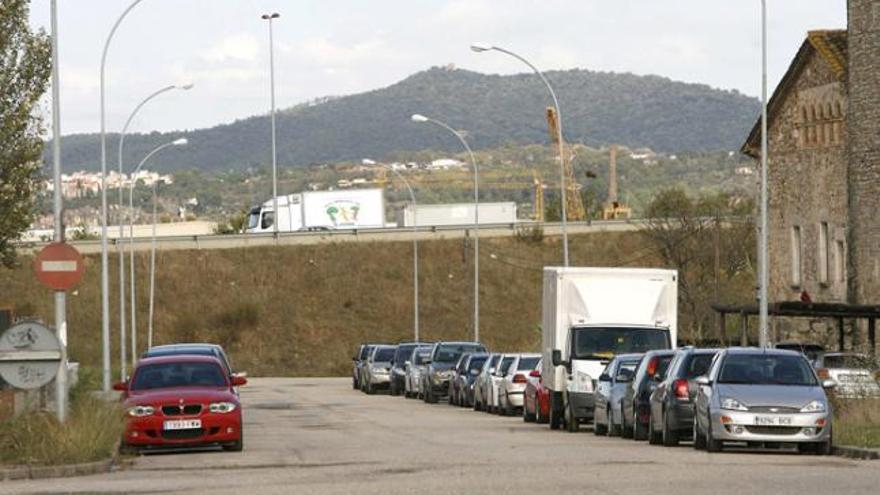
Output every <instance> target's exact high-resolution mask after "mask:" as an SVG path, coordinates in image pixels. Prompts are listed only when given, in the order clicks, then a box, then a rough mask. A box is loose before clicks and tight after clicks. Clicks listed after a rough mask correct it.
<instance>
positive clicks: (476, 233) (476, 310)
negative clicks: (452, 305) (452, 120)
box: [411, 114, 480, 342]
mask: <svg viewBox="0 0 880 495" xmlns="http://www.w3.org/2000/svg"><path fill="white" fill-rule="evenodd" d="M411 119H412V121H413V122H420V123H421V122H428V123H431V124H434V125H437V126H439V127H442V128H444V129H446V130H447V131H449V132H451V133H452V134H453V135H454V136H455V137H456V138H458V140H459V141H460V142H461V144H462V146H464V149H465V150H467V152H468V156H469V157H470V160H471V167H473V169H474V341H475V342H479V341H480V169H479V166H478V165H477V160H476V158H474V152H473V151H472V150H471V147H470V146H469V145H468V143H467V141H466V140H465V139H464V136H462V135H461V133H460V132H459V131H456V130H455V129H453V128H452V127H450V126H449V125H447V124H445V123H443V122H440V121H439V120H435V119H432V118H429V117H425V116H424V115H420V114H414V115H413V116H412V117H411Z"/></svg>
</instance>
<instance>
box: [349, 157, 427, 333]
mask: <svg viewBox="0 0 880 495" xmlns="http://www.w3.org/2000/svg"><path fill="white" fill-rule="evenodd" d="M363 164H364V165H379V166H380V167H383V168H385V169H386V170H390V171H391V173H393V174H394V175H395V176H397V178H398V179H400V181H401V182H403V185H405V186H406V190H407V191H408V192H409V199H410V202H411V203H412V207H413V225H412V231H413V331H414V333H415V341H416V342H418V341H419V239H418V232H419V220H418V219H419V214H418V204H416V195H415V194H414V193H413V190H412V187H410V185H409V181H408V180H406V178H405V177H404V176H403V175H401V174H400V172H398V171H397V170H395V169H394V168H392V167H389V166H388V165H385V164H384V163H376V162H375V161H373V160H370V159H364V160H363ZM404 218H405V217H404Z"/></svg>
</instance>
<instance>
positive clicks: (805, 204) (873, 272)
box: [742, 0, 880, 344]
mask: <svg viewBox="0 0 880 495" xmlns="http://www.w3.org/2000/svg"><path fill="white" fill-rule="evenodd" d="M848 16H849V25H848V29H847V30H817V31H810V32H809V33H808V34H807V37H806V39H805V40H804V42H803V44H802V45H801V47H800V49H799V50H798V52H797V55H795V57H794V59H793V60H792V62H791V65H790V67H789V68H788V71H787V72H786V73H785V75H784V76H783V78H782V80H781V82H780V83H779V85H778V86H777V88H776V89H775V91H774V93H773V96H772V97H771V99H770V101H769V104H768V120H767V121H768V146H769V156H768V159H769V169H768V179H769V182H768V186H769V193H770V194H769V209H768V214H769V218H768V220H769V226H770V229H769V232H768V235H769V250H770V252H769V254H770V257H769V269H770V286H769V287H768V292H769V294H768V295H769V298H768V299H769V301H770V302H771V303H773V302H782V301H799V300H805V301H812V302H816V303H840V304H849V305H878V304H880V1H878V0H849V2H848ZM760 124H761V122H760V119H759V120H758V122H757V123H756V124H755V126H754V127H753V129H752V131H751V133H750V134H749V137H748V139H747V140H746V142H745V144H744V145H743V148H742V151H743V152H744V153H746V154H748V155H750V156H752V157H754V158H755V159H756V160H758V159H760V150H761V142H760V141H761V129H760ZM774 323H775V328H776V331H777V334H778V337H780V338H792V337H796V338H800V337H804V335H803V334H802V333H797V332H792V330H805V329H809V330H814V332H810V333H809V336H810V337H812V338H816V337H820V336H822V335H825V334H827V333H828V332H823V331H822V330H824V329H826V328H827V327H829V326H834V327H837V326H838V325H840V324H841V323H840V321H837V322H835V321H827V319H826V320H823V319H821V318H816V319H812V320H809V319H808V320H805V321H804V320H802V321H801V322H800V323H795V322H792V321H778V319H777V321H775V322H774ZM858 328H859V327H857V326H850V327H849V329H848V332H850V333H852V334H853V341H852V342H853V343H854V344H857V343H859V342H860V341H863V339H861V338H860V337H859V334H860V333H861V332H854V330H855V329H858ZM820 340H821V339H820Z"/></svg>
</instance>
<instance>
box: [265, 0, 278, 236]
mask: <svg viewBox="0 0 880 495" xmlns="http://www.w3.org/2000/svg"><path fill="white" fill-rule="evenodd" d="M279 17H281V14H279V13H277V12H274V13H272V14H263V15H262V16H261V19H263V20H264V21H269V89H270V93H271V100H272V112H271V117H272V212H273V213H272V214H273V215H275V221H274V222H272V228H273V230H274V232H275V236H276V237H277V236H278V168H277V155H276V152H275V38H274V37H273V34H272V20H274V19H278V18H279Z"/></svg>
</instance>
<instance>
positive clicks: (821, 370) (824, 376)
mask: <svg viewBox="0 0 880 495" xmlns="http://www.w3.org/2000/svg"><path fill="white" fill-rule="evenodd" d="M816 374H817V375H819V379H820V380H827V379H829V378H831V374H830V373H828V370H827V369H825V368H819V369H817V370H816Z"/></svg>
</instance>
